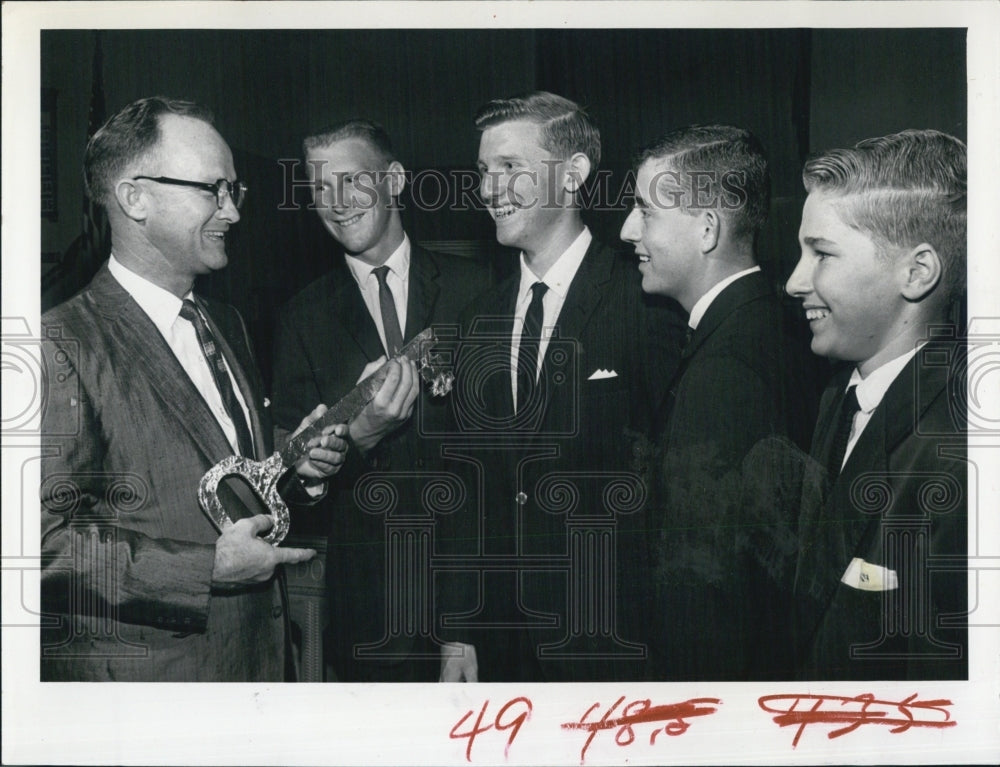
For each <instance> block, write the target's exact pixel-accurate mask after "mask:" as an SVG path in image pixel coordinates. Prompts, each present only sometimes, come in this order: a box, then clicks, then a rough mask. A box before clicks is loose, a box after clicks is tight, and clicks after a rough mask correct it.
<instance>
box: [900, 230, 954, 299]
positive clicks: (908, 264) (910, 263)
mask: <svg viewBox="0 0 1000 767" xmlns="http://www.w3.org/2000/svg"><path fill="white" fill-rule="evenodd" d="M901 266H902V269H903V288H902V295H903V297H904V298H905V299H906V300H907V301H922V300H923V299H924V298H926V297H927V296H928V295H930V294H931V292H933V290H934V288H936V287H937V286H938V285H939V284H940V282H941V277H942V276H943V275H944V264H942V263H941V256H939V255H938V252H937V251H936V250H935V249H934V246H933V245H929V244H927V243H926V242H922V243H920V244H919V245H917V246H916V247H915V248H911V249H910V251H909V252H908V253H906V254H905V255H904V256H903V262H902V264H901Z"/></svg>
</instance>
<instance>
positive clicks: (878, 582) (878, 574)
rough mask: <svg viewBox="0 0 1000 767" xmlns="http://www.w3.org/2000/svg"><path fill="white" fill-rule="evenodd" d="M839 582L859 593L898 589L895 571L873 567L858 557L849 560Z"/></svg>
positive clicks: (880, 566) (879, 566)
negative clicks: (849, 562)
mask: <svg viewBox="0 0 1000 767" xmlns="http://www.w3.org/2000/svg"><path fill="white" fill-rule="evenodd" d="M840 582H841V583H843V584H845V585H847V586H850V587H851V588H852V589H858V590H859V591H892V590H893V589H898V588H899V578H898V577H897V576H896V571H895V570H890V569H889V568H887V567H882V565H873V564H871V562H865V560H863V559H861V558H860V557H855V558H854V559H852V560H851V564H849V565H848V566H847V569H846V570H845V571H844V574H843V575H842V576H840Z"/></svg>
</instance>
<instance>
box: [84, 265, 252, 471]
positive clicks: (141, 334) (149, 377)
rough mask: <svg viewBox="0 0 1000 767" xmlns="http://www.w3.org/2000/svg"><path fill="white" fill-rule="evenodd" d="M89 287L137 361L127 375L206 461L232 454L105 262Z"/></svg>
mask: <svg viewBox="0 0 1000 767" xmlns="http://www.w3.org/2000/svg"><path fill="white" fill-rule="evenodd" d="M91 288H92V291H93V295H94V300H95V302H96V305H97V308H98V310H99V311H101V312H103V313H104V314H105V315H106V316H107V317H108V318H109V320H111V321H112V322H113V323H114V324H115V327H116V333H115V334H114V338H113V341H114V342H116V343H118V344H119V345H120V346H121V351H122V355H123V356H122V358H123V359H125V360H135V361H139V360H141V364H135V365H132V366H131V374H132V375H133V376H136V377H142V378H145V379H146V381H147V383H148V385H149V386H150V388H151V389H152V390H153V391H154V392H155V393H156V394H157V395H158V396H159V398H160V400H161V401H162V402H163V404H164V405H165V406H166V407H167V408H168V409H169V410H170V411H171V412H172V413H173V414H174V417H175V418H176V419H177V422H178V423H180V424H181V425H183V427H184V429H185V430H186V431H187V432H188V434H190V436H191V440H192V441H193V442H194V443H195V444H196V445H197V446H198V448H199V449H200V450H201V452H202V453H203V454H204V456H205V459H206V461H207V462H208V463H209V464H215V463H218V462H219V461H221V460H222V459H223V458H225V457H226V456H228V455H232V452H233V451H232V446H231V445H230V444H229V440H227V439H226V435H225V434H224V433H223V431H222V427H221V426H219V423H218V421H216V420H215V416H213V415H212V411H211V410H210V409H209V407H208V405H207V404H206V403H205V400H204V398H202V396H201V394H200V393H199V392H198V389H197V388H196V387H195V385H194V384H193V383H192V382H191V378H190V377H189V376H188V374H187V372H185V370H184V368H183V367H181V364H180V362H178V361H177V358H176V357H175V356H174V353H173V351H172V350H171V349H170V347H169V346H168V345H167V342H166V341H165V340H164V338H163V336H161V335H160V331H159V330H157V328H156V325H154V324H153V321H152V320H151V319H149V317H148V316H147V315H146V313H145V312H144V311H143V310H142V309H141V308H139V304H137V303H136V302H135V301H134V300H133V299H132V297H131V296H129V294H128V293H127V292H126V291H125V289H124V288H123V287H121V285H120V284H119V283H118V281H117V280H115V278H114V277H112V276H111V273H110V272H109V271H108V270H107V266H106V265H105V267H104V268H103V269H102V270H101V272H99V273H98V275H97V276H96V277H95V278H94V280H93V282H92V283H91ZM250 401H252V400H250Z"/></svg>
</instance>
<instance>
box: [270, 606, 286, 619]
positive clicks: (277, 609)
mask: <svg viewBox="0 0 1000 767" xmlns="http://www.w3.org/2000/svg"><path fill="white" fill-rule="evenodd" d="M283 612H284V608H283V607H282V606H281V605H275V606H274V607H272V608H271V617H272V618H280V617H281V614H282V613H283Z"/></svg>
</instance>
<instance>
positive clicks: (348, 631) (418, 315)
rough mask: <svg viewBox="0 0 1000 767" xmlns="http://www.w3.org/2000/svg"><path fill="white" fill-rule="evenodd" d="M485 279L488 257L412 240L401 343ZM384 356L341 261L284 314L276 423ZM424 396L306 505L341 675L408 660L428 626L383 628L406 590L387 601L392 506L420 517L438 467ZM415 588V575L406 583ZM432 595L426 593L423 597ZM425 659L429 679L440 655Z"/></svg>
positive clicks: (334, 396) (289, 419)
mask: <svg viewBox="0 0 1000 767" xmlns="http://www.w3.org/2000/svg"><path fill="white" fill-rule="evenodd" d="M489 283H490V269H489V267H488V266H487V265H485V264H482V263H480V262H478V261H475V260H472V259H469V258H463V257H460V256H455V255H450V254H444V253H437V252H431V251H428V250H426V249H424V248H421V247H420V246H418V245H416V244H415V243H413V244H411V248H410V272H409V294H408V297H407V316H406V318H405V323H404V327H403V337H404V341H406V342H408V341H409V340H410V339H412V338H413V336H415V335H416V334H417V333H419V332H420V331H422V330H423V329H424V328H426V327H429V326H432V325H437V326H442V325H443V326H447V325H455V324H456V323H457V321H458V315H459V312H460V311H461V309H462V307H463V306H464V305H465V304H466V303H467V302H468V300H469V297H470V296H471V295H475V294H476V293H478V292H480V291H482V290H483V289H485V287H486V286H487V285H488V284H489ZM384 354H385V350H384V349H383V348H382V342H381V340H380V338H379V335H378V329H377V327H376V325H375V321H374V320H373V319H372V316H371V314H370V313H369V311H368V308H367V306H366V305H365V303H364V299H363V297H362V295H361V292H360V289H359V288H358V285H357V282H356V281H355V280H354V278H353V276H352V275H351V273H350V271H349V270H348V268H347V265H346V263H344V262H343V260H340V262H339V263H338V264H337V266H336V267H335V268H334V269H332V270H331V271H330V272H328V273H327V274H326V275H324V276H323V277H321V278H319V279H318V280H316V281H315V282H313V283H312V284H310V285H309V286H307V287H306V288H305V289H304V290H303V291H301V292H300V293H299V294H298V295H297V296H295V297H294V298H293V299H292V301H290V302H289V304H288V305H287V306H286V307H285V309H284V310H283V311H282V312H281V313H280V315H279V320H278V329H277V333H276V345H275V374H274V395H273V396H274V413H275V422H276V423H277V425H278V427H279V429H284V430H291V429H293V428H294V427H295V426H296V425H297V424H298V423H299V420H300V419H301V418H302V417H303V416H304V415H305V414H307V413H308V412H309V411H310V410H311V409H312V408H313V407H315V404H316V403H318V402H323V403H325V404H327V405H333V404H334V403H335V402H337V401H338V400H339V399H341V398H342V397H343V396H344V395H345V394H347V393H348V392H349V391H350V390H351V389H353V388H354V386H355V384H356V382H357V380H358V377H359V376H360V375H361V372H362V371H363V370H364V368H365V366H366V365H367V364H368V363H370V362H373V361H375V360H377V359H378V358H379V357H380V356H382V355H384ZM420 397H421V399H420V401H419V402H418V404H417V406H416V408H415V410H414V415H413V417H412V418H411V419H410V421H408V422H407V423H406V424H404V425H403V426H401V427H400V428H398V429H396V430H395V431H393V432H392V433H391V434H389V435H387V436H386V437H384V438H383V439H382V440H381V441H380V442H379V444H378V445H377V446H376V447H375V448H374V449H373V450H372V451H370V452H369V454H368V455H367V456H365V457H364V458H363V459H362V458H361V457H360V456H359V455H358V451H357V450H356V449H354V450H351V451H349V453H348V462H347V464H346V465H345V467H344V469H342V470H341V471H340V472H339V473H338V474H337V475H335V476H334V477H333V478H332V479H331V481H330V490H329V493H328V495H327V500H326V501H325V503H324V504H323V505H320V506H318V507H317V508H315V509H310V510H306V511H303V512H301V513H303V514H314V513H320V514H324V515H326V517H327V519H328V522H327V523H326V524H328V525H329V527H328V535H329V547H328V557H327V560H328V561H327V582H328V590H327V598H328V600H329V605H330V618H331V625H330V632H331V635H330V638H331V644H332V649H333V662H334V668H335V671H336V673H337V675H338V677H339V678H341V679H344V680H354V679H357V678H358V677H357V676H356V674H357V673H358V668H357V664H366V665H369V666H370V665H372V664H375V665H379V666H382V667H392V666H397V665H398V664H401V663H404V662H406V661H407V659H408V658H409V656H410V654H411V651H412V649H413V646H414V641H415V639H416V637H417V636H418V635H421V634H423V635H424V637H423V638H424V639H426V638H427V632H428V631H429V629H430V626H429V625H423V621H418V622H419V623H420V624H421V625H419V626H416V625H415V626H411V629H408V630H407V631H403V632H397V633H394V634H392V635H389V634H388V633H387V632H388V629H389V627H388V626H387V621H388V620H390V618H389V617H388V612H387V611H388V609H389V607H388V605H389V603H390V602H395V600H396V599H397V598H398V599H402V597H400V595H399V594H396V595H395V596H393V597H392V598H391V599H390V598H389V597H388V592H387V589H388V588H389V586H388V584H389V581H390V577H391V576H390V575H389V574H388V573H389V569H388V568H390V566H392V567H397V566H399V563H398V562H397V563H395V564H393V563H391V562H389V561H388V558H387V554H386V550H385V547H386V535H387V528H386V525H387V522H388V521H389V516H390V515H393V516H395V515H397V514H402V515H411V516H412V515H417V516H419V514H420V513H422V512H421V509H423V508H424V507H423V501H422V498H423V492H424V488H425V485H426V483H427V482H428V481H430V479H431V473H432V472H434V471H441V470H442V459H441V456H440V450H439V445H438V442H436V441H435V440H434V439H433V438H429V437H428V438H424V437H422V436H421V433H420V431H421V428H423V431H424V433H425V434H435V433H437V434H439V433H440V428H435V426H434V425H433V424H434V422H435V421H438V420H440V419H441V418H442V413H443V412H444V410H445V408H446V403H445V402H444V401H443V400H440V399H438V398H432V397H431V396H430V395H429V394H428V392H427V387H426V385H424V386H423V388H422V392H421V395H420ZM359 482H360V484H359ZM372 483H378V484H377V485H373V484H372ZM381 483H389V484H390V485H391V487H392V490H391V495H392V497H393V498H394V501H393V502H392V504H391V508H390V506H389V505H387V504H386V503H377V502H376V500H377V499H376V498H375V496H371V497H370V498H368V500H365V499H366V497H367V496H366V493H367V491H366V490H365V488H370V489H373V490H375V489H376V488H377V486H383V485H382V484H381ZM383 500H384V499H383ZM292 529H293V531H294V529H295V519H294V518H293V523H292ZM415 586H416V584H412V583H410V584H408V585H407V586H406V588H407V589H409V588H413V587H415ZM394 588H395V587H394ZM429 600H430V595H429V594H427V601H428V604H429ZM414 628H415V629H416V630H412V629H414ZM383 640H388V641H387V642H385V643H384V644H383V645H382V646H381V647H378V648H373V651H372V652H371V653H369V654H367V655H365V656H364V660H362V659H361V656H359V655H358V654H357V653H356V648H358V646H360V645H369V646H370V645H377V644H379V643H380V642H382V641H383ZM434 651H435V652H436V649H435V650H434ZM424 660H427V659H424ZM424 665H428V664H424ZM430 665H434V678H435V679H436V665H435V664H430ZM382 673H383V674H386V673H388V674H391V673H392V672H391V671H386V670H384V669H383V672H382ZM400 673H401V672H400ZM420 673H423V672H420ZM406 678H407V679H408V678H409V677H408V676H407V677H406ZM425 681H429V680H425Z"/></svg>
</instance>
